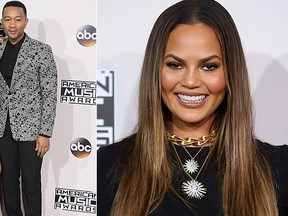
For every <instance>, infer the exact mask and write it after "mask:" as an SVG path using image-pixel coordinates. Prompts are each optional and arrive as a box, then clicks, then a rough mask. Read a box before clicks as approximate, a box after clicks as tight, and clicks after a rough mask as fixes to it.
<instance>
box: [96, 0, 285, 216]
mask: <svg viewBox="0 0 288 216" xmlns="http://www.w3.org/2000/svg"><path fill="white" fill-rule="evenodd" d="M138 113H139V115H138V125H137V128H136V132H135V133H134V134H132V135H131V136H129V137H127V138H125V139H123V140H122V141H120V142H118V143H116V144H112V145H108V146H105V147H101V148H100V149H99V150H98V155H97V161H98V164H97V168H98V171H97V179H98V180H97V183H98V188H97V193H98V194H97V198H98V212H97V215H99V216H104V215H105V216H106V215H112V216H124V215H125V216H135V215H137V216H138V215H141V216H142V215H153V216H156V215H157V216H162V215H163V216H169V215H171V216H172V215H173V216H174V215H181V216H186V215H187V216H188V215H200V216H204V215H205V216H206V215H209V216H211V215H224V216H228V215H229V216H243V215H253V216H277V215H279V216H284V215H287V214H288V198H287V194H288V174H287V173H288V163H287V161H286V160H287V159H286V158H287V157H288V147H287V146H286V145H283V146H278V147H275V146H272V145H270V144H267V143H262V142H260V141H259V140H256V138H255V136H254V131H253V118H252V103H251V96H250V89H249V80H248V72H247V67H246V62H245V57H244V53H243V49H242V45H241V40H240V37H239V34H238V31H237V28H236V26H235V24H234V21H233V19H232V18H231V16H230V14H229V13H228V11H227V10H226V9H225V8H223V7H222V6H221V5H220V4H219V3H218V2H216V1H214V0H184V1H180V2H178V3H176V4H174V5H172V6H171V7H169V8H168V9H166V10H165V11H164V12H163V13H162V14H161V15H160V16H159V17H158V19H157V20H156V22H155V24H154V26H153V29H152V31H151V34H150V37H149V40H148V44H147V47H146V52H145V57H144V62H143V66H142V71H141V80H140V86H139V112H138ZM275 185H277V187H275Z"/></svg>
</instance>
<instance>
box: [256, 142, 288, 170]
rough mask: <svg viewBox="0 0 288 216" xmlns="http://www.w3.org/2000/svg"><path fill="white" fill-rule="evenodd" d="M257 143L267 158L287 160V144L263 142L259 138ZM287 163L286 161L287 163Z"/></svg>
mask: <svg viewBox="0 0 288 216" xmlns="http://www.w3.org/2000/svg"><path fill="white" fill-rule="evenodd" d="M257 142H258V145H259V147H260V149H261V150H262V152H263V153H264V154H265V156H266V157H267V158H268V159H270V160H271V159H272V160H278V161H279V160H287V159H288V158H287V156H288V145H286V144H282V145H272V144H270V143H267V142H263V141H260V140H257ZM287 164H288V163H287Z"/></svg>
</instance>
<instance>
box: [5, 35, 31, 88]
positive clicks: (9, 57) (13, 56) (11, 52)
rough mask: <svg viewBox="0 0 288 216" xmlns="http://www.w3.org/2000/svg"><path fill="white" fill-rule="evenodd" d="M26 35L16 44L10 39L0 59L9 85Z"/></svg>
mask: <svg viewBox="0 0 288 216" xmlns="http://www.w3.org/2000/svg"><path fill="white" fill-rule="evenodd" d="M25 36H26V35H24V37H23V38H22V39H21V40H20V41H18V42H17V43H16V44H11V43H10V41H9V40H8V41H7V44H6V47H5V50H4V53H3V55H2V58H1V60H0V70H1V73H2V75H3V77H4V79H5V81H6V83H7V85H8V86H9V87H10V85H11V81H12V75H13V70H14V66H15V63H16V60H17V56H18V53H19V51H20V48H21V46H22V43H23V41H24V39H25Z"/></svg>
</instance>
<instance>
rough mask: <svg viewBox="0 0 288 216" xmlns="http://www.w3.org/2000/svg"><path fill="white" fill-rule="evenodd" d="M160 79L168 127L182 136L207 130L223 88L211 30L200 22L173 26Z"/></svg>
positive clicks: (218, 53)
mask: <svg viewBox="0 0 288 216" xmlns="http://www.w3.org/2000/svg"><path fill="white" fill-rule="evenodd" d="M161 79H162V81H161V83H162V99H163V101H164V103H165V105H166V106H167V108H168V109H169V111H170V112H171V118H172V121H171V122H169V123H168V125H167V127H168V130H169V131H172V132H173V133H175V134H177V135H178V136H182V137H200V136H204V135H206V134H209V132H210V129H211V125H212V123H213V121H214V115H215V110H216V109H217V107H218V106H219V105H220V104H221V103H222V101H223V99H224V96H225V89H226V84H225V75H224V68H223V62H222V51H221V47H220V43H219V41H218V39H217V36H216V34H215V33H214V32H213V30H212V29H211V28H209V27H208V26H206V25H203V24H194V25H179V26H178V27H176V28H175V29H174V30H173V31H172V32H171V33H170V35H169V38H168V41H167V45H166V50H165V54H164V66H163V69H162V78H161Z"/></svg>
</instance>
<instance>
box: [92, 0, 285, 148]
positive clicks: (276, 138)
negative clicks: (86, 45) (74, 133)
mask: <svg viewBox="0 0 288 216" xmlns="http://www.w3.org/2000/svg"><path fill="white" fill-rule="evenodd" d="M176 2H178V1H175V0H166V1H160V0H157V1H155V0H145V1H135V0H122V1H116V0H98V3H97V5H98V8H99V10H98V11H97V16H98V41H99V43H98V45H97V53H98V55H97V62H98V68H101V69H110V70H114V71H115V138H116V140H118V139H120V138H122V137H124V136H126V135H128V134H129V133H130V132H131V131H132V130H133V128H134V126H135V124H136V116H137V110H136V108H137V106H136V102H137V86H138V79H139V72H140V68H141V64H142V59H143V54H144V50H145V46H146V42H147V39H148V35H149V33H150V31H151V28H152V25H153V24H154V22H155V20H156V18H157V17H158V16H159V15H160V13H161V12H162V11H163V10H164V9H166V8H167V7H168V6H170V5H171V4H173V3H176ZM219 2H220V3H221V4H222V5H223V6H224V7H225V8H226V9H227V10H228V11H229V12H230V14H231V15H232V17H233V19H234V21H235V22H236V25H237V27H238V30H239V32H240V36H241V38H242V43H243V46H244V51H245V53H246V58H247V62H248V68H249V73H250V81H251V90H252V94H253V98H254V101H255V121H256V126H255V129H256V134H257V136H258V137H259V138H261V139H263V140H265V141H268V142H270V143H272V144H275V145H278V144H282V143H288V124H287V122H288V114H287V112H288V100H287V96H286V94H287V93H288V40H287V38H288V29H287V28H286V26H287V25H286V21H287V20H288V13H287V8H288V1H287V0H275V1H270V0H253V1H250V0H233V1H231V0H219Z"/></svg>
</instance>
